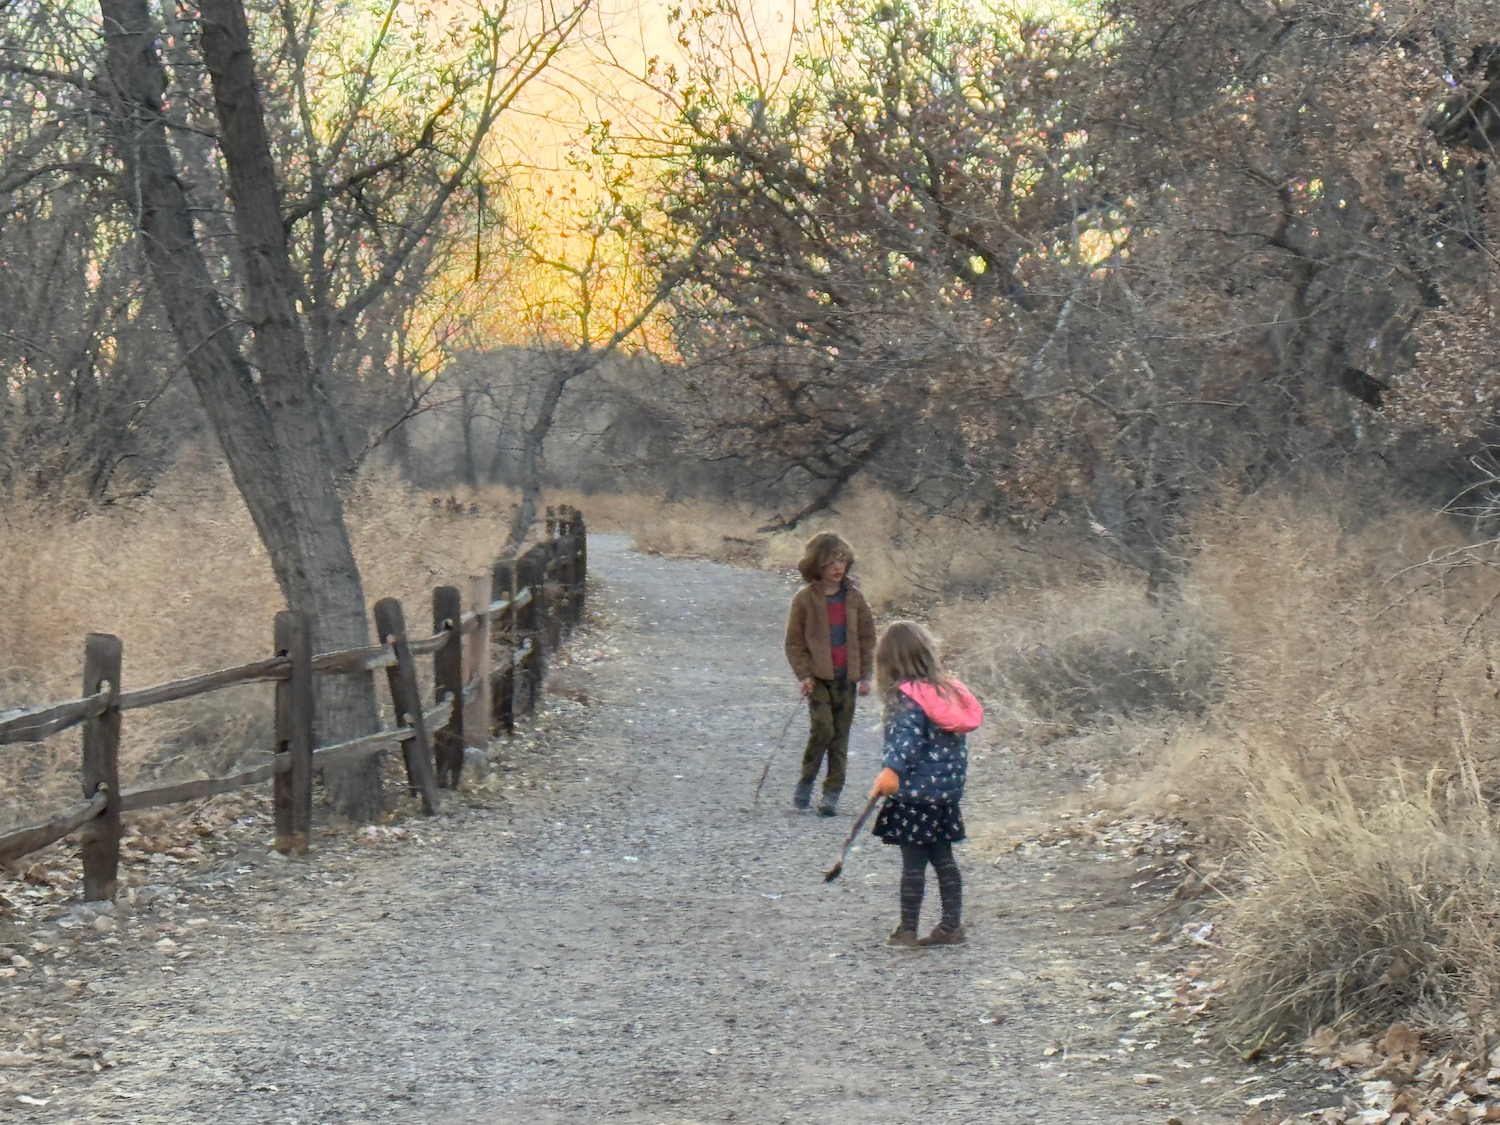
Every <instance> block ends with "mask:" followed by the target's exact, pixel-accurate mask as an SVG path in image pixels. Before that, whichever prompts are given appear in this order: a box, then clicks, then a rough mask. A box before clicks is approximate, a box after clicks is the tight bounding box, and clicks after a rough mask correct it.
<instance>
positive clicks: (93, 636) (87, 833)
mask: <svg viewBox="0 0 1500 1125" xmlns="http://www.w3.org/2000/svg"><path fill="white" fill-rule="evenodd" d="M123 655H124V646H123V645H121V644H120V638H119V637H114V636H111V635H110V634H108V633H90V634H89V635H88V639H87V640H86V641H85V642H84V648H83V694H84V696H85V697H87V696H90V695H97V694H98V693H99V692H100V691H102V690H103V689H104V686H105V685H106V684H108V685H109V705H108V706H107V707H106V708H105V709H104V711H103V713H101V714H99V715H96V716H95V717H94V718H92V719H89V720H87V721H86V722H85V723H84V726H83V795H84V797H86V798H87V797H92V796H93V795H94V794H95V792H97V791H98V789H99V788H100V786H104V787H105V790H106V793H107V797H106V799H105V802H104V808H102V809H100V810H99V815H98V816H96V817H93V818H91V819H90V820H88V821H86V822H85V823H84V825H83V828H82V831H81V833H80V834H81V836H82V841H83V846H82V852H83V898H84V901H85V902H108V901H110V900H112V899H113V898H114V897H115V885H116V881H117V879H118V878H119V873H120V708H119V706H118V704H119V700H120V667H121V664H122V663H123Z"/></svg>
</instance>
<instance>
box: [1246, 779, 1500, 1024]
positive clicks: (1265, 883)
mask: <svg viewBox="0 0 1500 1125" xmlns="http://www.w3.org/2000/svg"><path fill="white" fill-rule="evenodd" d="M1267 768H1268V769H1270V772H1269V773H1268V774H1263V777H1264V780H1263V781H1262V782H1261V783H1260V784H1259V785H1258V786H1257V787H1256V788H1255V791H1254V799H1253V803H1252V809H1251V816H1250V818H1249V821H1248V823H1249V825H1250V828H1249V832H1248V835H1247V837H1246V839H1245V843H1244V846H1243V849H1242V859H1243V861H1244V862H1245V864H1246V865H1247V868H1248V883H1249V886H1250V888H1251V889H1250V890H1249V891H1248V892H1247V893H1246V894H1245V895H1244V896H1243V897H1242V898H1241V899H1240V900H1239V902H1238V904H1237V908H1236V910H1235V911H1234V915H1233V918H1232V920H1231V922H1230V925H1229V927H1228V941H1229V947H1230V950H1231V956H1230V959H1229V979H1230V1030H1231V1032H1232V1033H1233V1034H1235V1035H1237V1036H1238V1037H1239V1038H1240V1039H1241V1040H1249V1041H1255V1042H1259V1043H1279V1042H1281V1041H1283V1040H1285V1039H1288V1038H1292V1037H1299V1036H1302V1035H1305V1034H1306V1033H1308V1032H1309V1031H1310V1030H1312V1029H1316V1028H1318V1027H1322V1026H1325V1025H1326V1026H1334V1027H1339V1028H1341V1029H1342V1030H1347V1031H1351V1032H1358V1033H1365V1034H1368V1033H1370V1032H1372V1031H1380V1030H1383V1029H1384V1028H1385V1027H1386V1026H1388V1025H1389V1023H1390V1022H1391V1021H1392V1020H1394V1019H1397V1018H1398V1017H1399V1018H1402V1019H1405V1020H1407V1021H1409V1022H1413V1023H1415V1024H1417V1026H1419V1027H1423V1025H1424V1024H1425V1027H1424V1030H1427V1031H1428V1032H1429V1033H1437V1034H1439V1035H1441V1036H1442V1037H1444V1038H1447V1039H1450V1040H1456V1041H1458V1043H1459V1044H1460V1045H1462V1046H1465V1047H1470V1048H1472V1047H1475V1046H1477V1045H1478V1044H1480V1043H1483V1042H1486V1041H1487V1040H1488V1039H1489V1037H1490V1036H1491V1035H1492V1034H1493V1032H1494V1031H1495V1030H1496V1028H1495V1024H1496V1017H1495V1014H1494V1013H1495V1003H1496V1001H1497V1000H1500V819H1497V817H1496V814H1495V813H1494V812H1493V811H1492V810H1491V809H1490V807H1489V805H1488V802H1487V801H1486V799H1485V794H1484V793H1483V791H1482V790H1481V786H1480V783H1479V780H1478V775H1477V773H1476V771H1475V770H1474V769H1473V760H1472V759H1471V758H1468V757H1461V758H1458V759H1456V760H1455V761H1454V766H1453V768H1452V769H1444V768H1436V769H1434V770H1432V771H1431V772H1429V773H1428V774H1427V776H1426V778H1425V781H1423V782H1414V781H1413V775H1410V774H1406V773H1404V772H1401V771H1398V772H1397V773H1396V775H1395V776H1394V777H1393V778H1392V779H1391V781H1390V782H1389V783H1387V785H1386V786H1384V787H1382V788H1380V789H1378V790H1376V791H1374V792H1368V793H1363V794H1356V793H1355V792H1354V791H1353V790H1351V789H1350V788H1349V787H1347V786H1345V785H1343V784H1341V783H1339V781H1338V780H1337V779H1336V778H1335V779H1334V780H1332V781H1331V783H1330V784H1329V785H1328V786H1327V787H1326V788H1325V789H1324V790H1323V791H1322V792H1321V793H1314V792H1312V791H1311V790H1309V789H1308V787H1307V786H1306V784H1305V783H1304V782H1303V781H1302V780H1301V779H1299V778H1298V777H1296V776H1295V775H1293V774H1291V773H1290V772H1288V771H1287V770H1286V769H1285V768H1284V766H1273V767H1267Z"/></svg>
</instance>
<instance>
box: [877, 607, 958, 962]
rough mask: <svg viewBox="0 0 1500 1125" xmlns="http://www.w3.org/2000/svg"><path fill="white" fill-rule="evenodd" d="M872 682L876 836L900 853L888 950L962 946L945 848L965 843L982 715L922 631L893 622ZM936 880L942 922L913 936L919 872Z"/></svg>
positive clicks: (951, 864) (954, 879)
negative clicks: (968, 790)
mask: <svg viewBox="0 0 1500 1125" xmlns="http://www.w3.org/2000/svg"><path fill="white" fill-rule="evenodd" d="M875 675H876V684H877V686H878V687H879V690H880V694H881V698H882V700H883V701H884V703H885V768H884V769H882V770H881V771H880V776H879V777H877V778H876V779H875V788H874V790H873V791H872V793H871V796H874V795H877V794H878V795H880V796H883V797H885V798H886V801H885V804H884V805H883V806H882V807H881V810H880V815H879V816H877V817H876V818H875V835H877V836H879V837H880V838H881V839H882V840H884V841H885V842H886V843H887V844H896V845H899V846H900V848H901V924H900V925H899V926H897V927H896V931H895V932H894V933H893V934H891V936H890V937H889V938H888V939H886V944H888V945H894V946H898V947H902V948H906V949H914V948H916V947H917V946H928V945H959V944H961V943H962V942H963V941H964V940H965V937H964V928H963V924H962V915H963V880H962V878H960V876H959V873H958V863H957V862H956V861H955V860H954V858H953V845H954V844H956V843H958V841H960V840H962V839H963V838H964V821H963V815H962V814H961V813H960V812H959V809H958V802H959V800H960V799H961V798H962V797H963V795H964V780H965V777H966V776H967V774H968V770H969V750H968V739H967V737H966V736H967V735H968V732H969V731H971V730H973V729H974V728H976V727H977V726H979V723H980V721H981V720H982V719H983V718H984V709H983V708H982V707H981V706H980V705H979V701H978V700H976V699H975V698H974V696H973V695H971V694H970V693H969V689H968V688H966V687H964V685H963V684H961V683H960V682H959V681H958V680H956V679H954V678H953V677H952V676H950V675H948V673H947V672H945V671H943V667H942V665H941V664H940V663H939V662H938V655H937V645H936V642H934V641H933V639H932V637H931V635H929V634H928V632H927V630H925V629H923V628H922V626H920V625H918V624H916V623H915V622H912V621H896V622H893V623H892V624H891V626H890V627H889V628H888V629H886V631H885V633H884V634H883V635H882V636H881V638H880V643H879V644H878V645H877V646H876V648H875ZM929 863H930V864H932V869H933V870H934V871H935V872H937V879H938V896H939V898H940V900H941V902H942V905H943V918H942V921H941V922H939V923H938V925H937V926H936V927H934V929H933V930H932V932H931V933H930V934H928V935H927V936H926V937H924V938H918V937H917V916H918V915H919V914H920V913H921V910H922V895H923V892H924V890H925V889H926V887H925V884H926V874H927V865H928V864H929Z"/></svg>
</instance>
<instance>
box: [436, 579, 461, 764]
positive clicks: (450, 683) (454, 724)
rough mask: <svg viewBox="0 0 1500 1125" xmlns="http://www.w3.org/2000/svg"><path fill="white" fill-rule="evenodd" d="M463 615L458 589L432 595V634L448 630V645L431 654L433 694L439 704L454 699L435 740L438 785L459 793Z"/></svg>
mask: <svg viewBox="0 0 1500 1125" xmlns="http://www.w3.org/2000/svg"><path fill="white" fill-rule="evenodd" d="M463 614H464V596H463V595H462V594H461V593H459V592H458V587H457V586H439V587H438V588H437V589H435V590H433V591H432V631H433V632H434V633H440V632H442V631H443V630H444V629H447V630H448V643H447V644H445V645H443V647H442V648H440V649H438V650H437V652H435V653H433V654H432V694H433V701H434V702H436V701H438V700H440V699H442V698H443V696H444V695H451V696H452V697H453V706H452V707H450V708H449V709H448V721H447V722H446V723H444V724H443V726H442V729H440V730H438V731H436V732H435V733H434V734H433V736H432V753H433V757H434V758H436V759H437V783H438V785H439V786H441V787H442V788H444V789H457V788H458V778H459V775H460V774H461V773H462V772H463V768H464V659H463V656H464V639H463V635H462V634H461V633H460V632H459V625H460V623H461V622H462V619H463Z"/></svg>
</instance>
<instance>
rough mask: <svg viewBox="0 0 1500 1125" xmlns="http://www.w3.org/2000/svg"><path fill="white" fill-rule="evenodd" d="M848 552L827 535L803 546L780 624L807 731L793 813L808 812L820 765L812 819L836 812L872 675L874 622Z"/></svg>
mask: <svg viewBox="0 0 1500 1125" xmlns="http://www.w3.org/2000/svg"><path fill="white" fill-rule="evenodd" d="M853 566H854V552H853V551H852V550H850V549H849V544H848V543H846V542H844V540H843V539H841V538H840V537H839V536H837V535H835V534H833V533H832V532H823V533H822V534H820V535H814V536H813V537H812V538H811V539H809V540H808V541H807V547H806V548H805V549H804V550H803V553H802V561H801V562H799V563H798V564H797V570H798V571H799V572H800V573H801V575H802V578H803V580H804V581H805V582H806V583H807V585H805V586H803V587H802V589H800V590H798V591H797V594H796V596H795V597H793V598H792V605H791V610H790V612H789V613H788V615H787V621H786V658H787V663H789V664H790V665H791V666H792V674H793V675H795V676H796V677H797V679H798V681H799V682H800V683H801V687H802V695H803V698H805V699H806V700H807V709H808V720H809V730H808V736H807V749H806V750H805V751H803V754H802V776H801V779H800V780H799V781H798V782H797V788H796V790H795V791H794V792H793V793H792V805H793V806H794V807H796V808H799V809H806V808H809V807H811V805H812V791H813V784H814V782H816V781H817V779H818V770H819V769H820V768H821V767H822V764H823V759H824V758H825V757H826V758H827V759H828V774H827V776H826V777H825V778H824V779H823V797H822V800H821V801H819V802H818V815H820V816H833V815H834V814H835V813H836V812H837V811H838V803H839V793H840V792H841V791H842V790H843V788H844V772H845V769H846V767H847V765H848V761H849V729H850V727H852V726H853V725H854V701H855V697H856V695H869V694H870V682H871V680H872V678H873V677H874V674H875V618H874V615H873V614H871V612H870V605H869V603H868V602H867V601H865V596H864V595H863V594H862V593H860V591H859V587H858V586H856V585H854V584H853V583H852V582H851V581H850V580H849V571H850V570H851V569H852V568H853Z"/></svg>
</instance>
